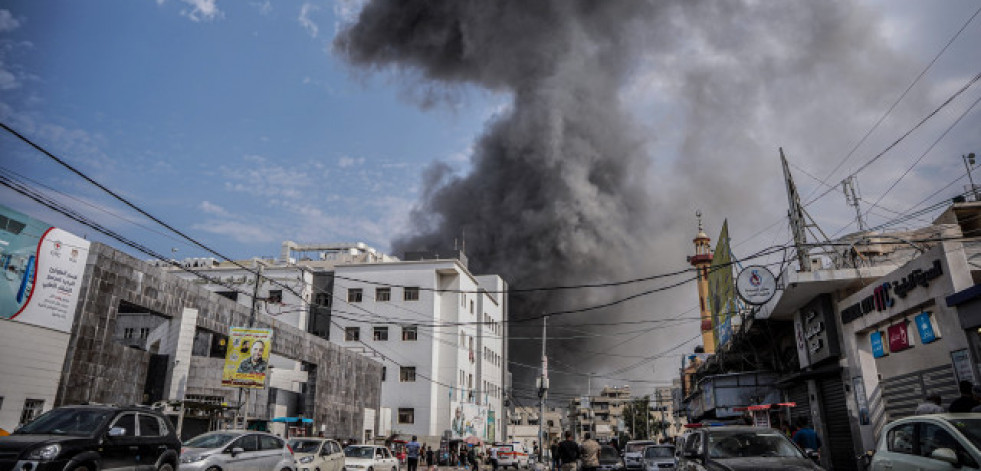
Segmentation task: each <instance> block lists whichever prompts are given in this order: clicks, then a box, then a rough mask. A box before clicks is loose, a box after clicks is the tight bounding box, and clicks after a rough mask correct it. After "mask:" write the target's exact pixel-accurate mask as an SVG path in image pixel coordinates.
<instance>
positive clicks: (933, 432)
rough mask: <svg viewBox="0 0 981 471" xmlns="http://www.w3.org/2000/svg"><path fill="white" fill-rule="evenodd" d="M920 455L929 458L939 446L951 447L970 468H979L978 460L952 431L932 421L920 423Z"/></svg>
mask: <svg viewBox="0 0 981 471" xmlns="http://www.w3.org/2000/svg"><path fill="white" fill-rule="evenodd" d="M919 442H920V456H925V457H927V458H929V457H930V455H931V454H933V452H934V451H936V450H937V449H938V448H949V449H951V450H954V453H956V454H957V457H958V459H960V461H961V463H962V464H963V465H964V466H966V467H968V468H977V467H978V465H977V462H975V461H974V459H973V458H971V454H970V453H968V452H967V450H965V449H964V447H963V446H962V445H961V444H960V443H958V441H957V439H955V438H954V437H953V436H952V435H951V434H950V432H948V431H947V430H944V428H942V427H940V426H939V425H935V424H930V423H922V422H921V423H920V434H919Z"/></svg>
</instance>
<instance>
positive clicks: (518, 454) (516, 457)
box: [491, 442, 528, 468]
mask: <svg viewBox="0 0 981 471" xmlns="http://www.w3.org/2000/svg"><path fill="white" fill-rule="evenodd" d="M494 460H496V461H497V466H499V467H502V468H507V467H509V466H511V467H514V468H527V467H528V450H525V447H524V445H522V444H521V443H520V442H515V443H511V444H509V445H498V446H496V447H494V448H491V463H493V462H494Z"/></svg>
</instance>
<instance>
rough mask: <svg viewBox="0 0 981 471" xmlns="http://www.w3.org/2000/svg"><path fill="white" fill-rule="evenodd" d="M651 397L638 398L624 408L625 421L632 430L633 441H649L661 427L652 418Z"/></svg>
mask: <svg viewBox="0 0 981 471" xmlns="http://www.w3.org/2000/svg"><path fill="white" fill-rule="evenodd" d="M650 410H651V396H650V395H647V396H644V397H638V398H635V399H634V400H632V401H630V402H628V403H627V404H625V405H624V406H623V421H624V424H625V425H626V426H627V428H628V429H629V430H630V437H631V439H632V440H649V439H650V435H648V431H650V433H651V434H652V435H653V434H654V433H655V431H656V430H657V428H656V427H660V423H658V422H655V421H654V420H653V418H652V417H651V412H650ZM655 424H657V425H656V426H655Z"/></svg>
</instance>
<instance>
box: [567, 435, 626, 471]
mask: <svg viewBox="0 0 981 471" xmlns="http://www.w3.org/2000/svg"><path fill="white" fill-rule="evenodd" d="M610 443H611V444H613V443H614V442H610ZM601 449H602V446H601V445H600V444H599V442H597V441H596V440H594V439H593V437H592V436H591V435H590V434H589V433H586V434H585V435H583V441H582V444H579V443H576V441H575V440H573V439H572V432H565V440H562V441H561V442H557V443H553V444H552V467H553V469H554V470H556V471H559V470H561V471H577V470H576V468H577V466H578V463H579V462H580V461H581V462H582V471H595V470H596V468H599V465H600V463H599V455H600V450H601Z"/></svg>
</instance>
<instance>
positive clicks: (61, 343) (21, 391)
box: [0, 320, 69, 432]
mask: <svg viewBox="0 0 981 471" xmlns="http://www.w3.org/2000/svg"><path fill="white" fill-rule="evenodd" d="M68 338H69V335H68V334H67V333H64V332H59V331H57V330H52V329H46V328H44V327H37V326H33V325H29V324H23V323H20V322H13V321H8V320H0V359H3V361H0V378H2V380H0V398H2V404H0V428H3V429H4V430H6V431H8V432H12V431H13V430H14V428H15V427H17V425H19V424H20V416H21V412H22V411H23V409H24V401H25V400H27V399H39V400H42V401H44V409H43V410H44V411H48V410H51V408H52V407H54V404H55V395H56V394H57V390H58V378H59V377H60V376H61V365H62V363H63V362H64V361H65V351H66V349H67V348H68Z"/></svg>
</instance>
